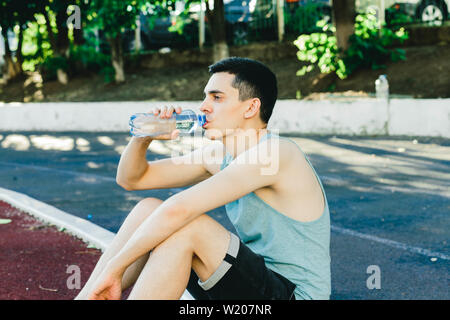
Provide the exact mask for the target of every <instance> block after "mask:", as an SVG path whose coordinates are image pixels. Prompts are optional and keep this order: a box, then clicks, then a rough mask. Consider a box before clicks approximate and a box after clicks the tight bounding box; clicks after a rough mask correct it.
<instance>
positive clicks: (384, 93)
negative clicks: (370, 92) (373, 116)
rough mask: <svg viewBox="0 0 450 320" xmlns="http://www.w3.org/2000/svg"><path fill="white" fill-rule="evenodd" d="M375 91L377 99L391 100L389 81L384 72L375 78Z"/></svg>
mask: <svg viewBox="0 0 450 320" xmlns="http://www.w3.org/2000/svg"><path fill="white" fill-rule="evenodd" d="M375 91H376V95H377V99H383V100H385V101H389V82H388V80H387V77H386V75H385V74H382V75H380V76H379V77H378V79H377V80H375Z"/></svg>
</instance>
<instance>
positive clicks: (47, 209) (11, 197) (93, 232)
mask: <svg viewBox="0 0 450 320" xmlns="http://www.w3.org/2000/svg"><path fill="white" fill-rule="evenodd" d="M0 200H2V201H4V202H7V203H9V204H10V205H11V206H13V207H15V208H17V209H19V210H22V211H24V212H26V213H28V214H30V215H32V216H33V217H35V218H36V219H38V220H41V221H43V222H45V223H48V224H50V225H54V226H56V227H58V228H64V232H66V233H68V234H71V235H73V236H75V237H77V238H80V239H81V240H83V241H85V242H87V243H89V244H91V245H93V246H95V247H96V248H98V249H100V250H102V251H104V250H105V249H106V248H107V247H108V245H109V243H110V242H111V241H112V240H113V238H114V236H115V234H114V233H113V232H111V231H108V230H106V229H104V228H102V227H100V226H98V225H96V224H94V223H92V222H90V221H87V220H85V219H82V218H79V217H76V216H74V215H71V214H69V213H67V212H64V211H62V210H59V209H57V208H55V207H53V206H51V205H48V204H46V203H44V202H42V201H39V200H36V199H34V198H31V197H29V196H27V195H25V194H23V193H19V192H16V191H12V190H9V189H5V188H1V187H0ZM181 300H193V297H192V296H191V295H190V294H189V292H188V291H185V292H184V294H183V296H182V297H181Z"/></svg>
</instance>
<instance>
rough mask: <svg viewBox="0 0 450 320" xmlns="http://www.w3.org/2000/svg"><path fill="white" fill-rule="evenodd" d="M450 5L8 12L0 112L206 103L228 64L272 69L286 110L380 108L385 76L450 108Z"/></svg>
mask: <svg viewBox="0 0 450 320" xmlns="http://www.w3.org/2000/svg"><path fill="white" fill-rule="evenodd" d="M449 4H450V3H449V0H341V1H337V0H335V1H329V0H201V1H200V0H195V1H194V0H190V1H168V0H167V1H165V0H158V1H143V0H71V1H69V0H40V1H26V0H0V25H1V36H0V70H1V71H0V72H1V82H0V101H3V102H13V101H19V102H40V101H56V102H59V101H129V100H178V101H180V100H183V101H184V100H198V99H200V98H201V97H202V90H203V86H204V84H205V83H206V81H207V79H208V73H207V68H206V67H207V66H208V65H209V64H211V63H213V62H214V61H217V60H220V59H222V58H224V57H227V56H230V55H231V56H246V57H250V58H255V59H258V60H261V61H263V62H265V63H267V64H268V65H269V67H271V68H272V70H273V71H274V72H275V73H276V74H277V77H278V79H279V83H280V85H279V98H281V99H317V98H321V97H323V95H328V96H329V95H330V94H334V93H340V92H346V94H347V95H351V96H370V95H373V94H374V92H375V86H374V82H375V80H376V79H377V78H378V76H379V74H380V73H382V74H386V75H387V77H388V79H389V89H390V93H391V94H392V95H394V96H395V95H397V96H410V97H415V98H444V97H449V96H450V86H449V84H450V81H449V75H450V66H449V62H448V57H449V54H450V47H449V45H448V41H449V40H450V32H449V30H450V24H449V22H448V21H446V19H447V18H448V10H449ZM193 79H194V81H192V80H193ZM118 85H120V86H121V87H120V88H121V89H120V90H117V86H118Z"/></svg>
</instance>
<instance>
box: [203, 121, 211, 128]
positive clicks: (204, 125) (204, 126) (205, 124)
mask: <svg viewBox="0 0 450 320" xmlns="http://www.w3.org/2000/svg"><path fill="white" fill-rule="evenodd" d="M210 122H211V121H208V120H206V122H205V123H204V124H203V128H206V126H207V125H208V124H209V123H210Z"/></svg>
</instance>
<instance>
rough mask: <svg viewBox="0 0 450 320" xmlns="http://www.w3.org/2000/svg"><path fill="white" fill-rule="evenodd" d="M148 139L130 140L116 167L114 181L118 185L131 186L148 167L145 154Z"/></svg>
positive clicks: (149, 140)
mask: <svg viewBox="0 0 450 320" xmlns="http://www.w3.org/2000/svg"><path fill="white" fill-rule="evenodd" d="M150 142H152V139H150V138H137V137H133V138H131V140H130V142H129V143H128V145H127V146H126V148H125V150H124V151H123V153H122V155H121V156H120V161H119V165H118V167H117V175H116V181H117V183H119V184H131V183H133V182H134V181H137V180H139V178H141V177H142V175H143V174H144V173H145V171H146V170H147V167H148V163H147V159H146V154H147V149H148V146H149V144H150Z"/></svg>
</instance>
